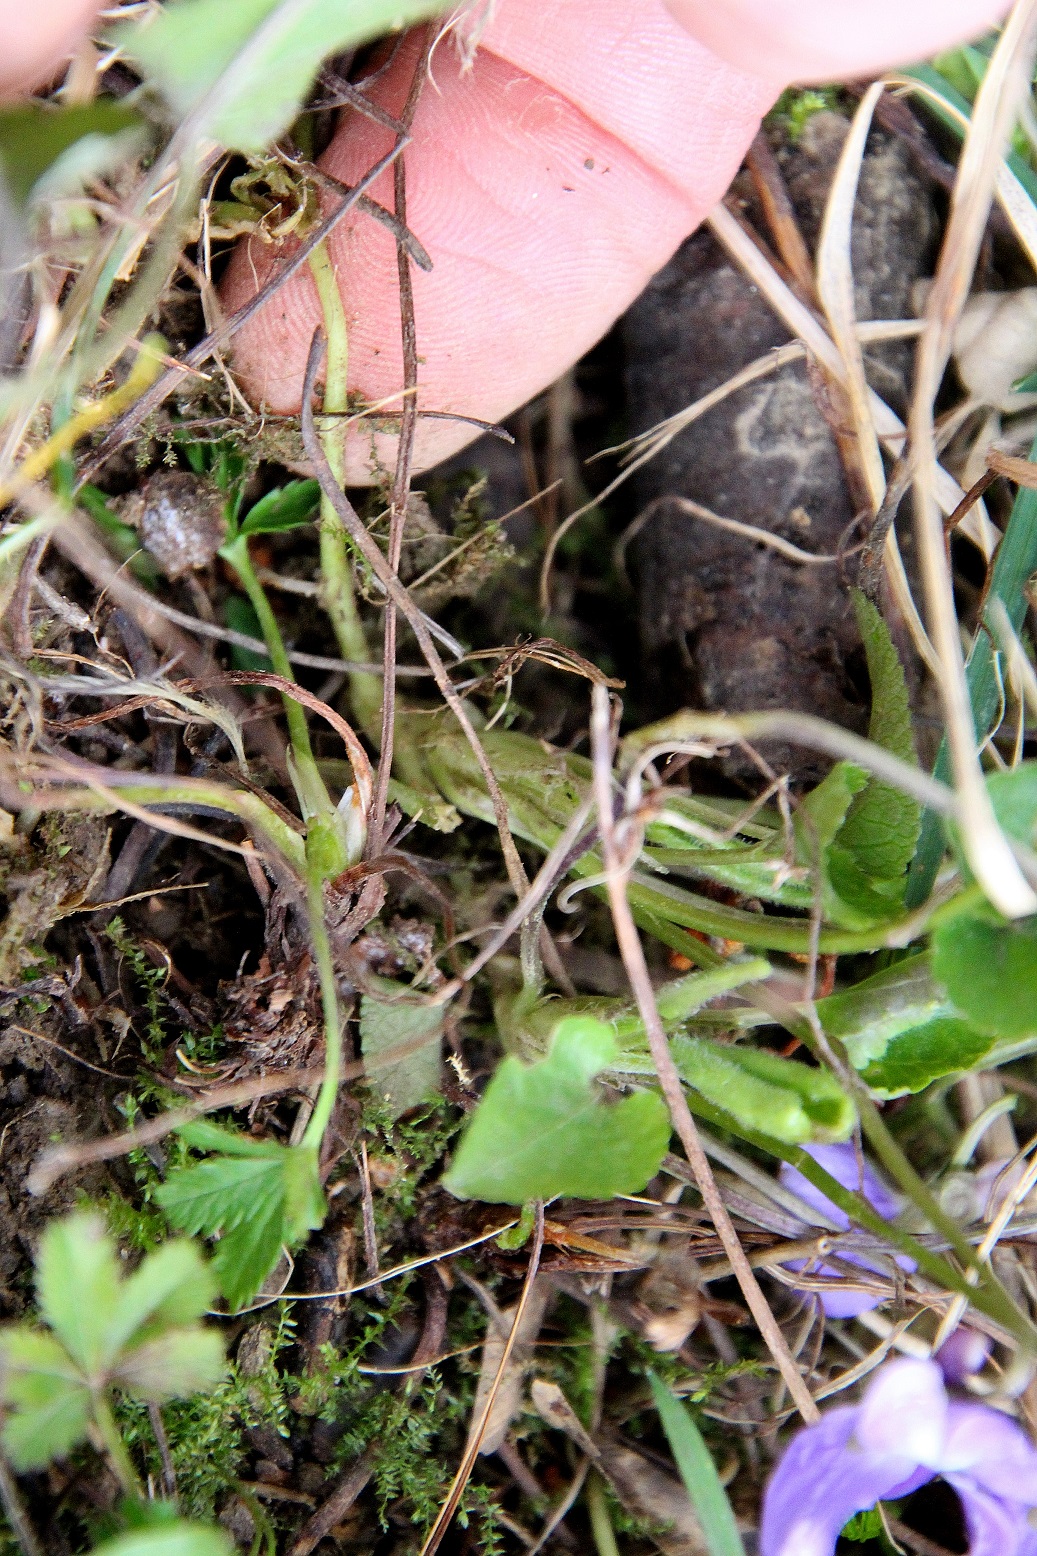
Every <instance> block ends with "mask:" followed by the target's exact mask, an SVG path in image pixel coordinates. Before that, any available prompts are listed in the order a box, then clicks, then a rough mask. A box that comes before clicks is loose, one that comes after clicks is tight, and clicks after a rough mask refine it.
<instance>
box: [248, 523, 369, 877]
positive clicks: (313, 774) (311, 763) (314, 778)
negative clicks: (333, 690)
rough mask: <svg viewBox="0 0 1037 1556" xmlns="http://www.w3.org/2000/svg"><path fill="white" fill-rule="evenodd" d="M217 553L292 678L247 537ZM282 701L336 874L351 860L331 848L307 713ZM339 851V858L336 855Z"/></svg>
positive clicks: (300, 775) (332, 817)
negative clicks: (238, 581) (230, 569)
mask: <svg viewBox="0 0 1037 1556" xmlns="http://www.w3.org/2000/svg"><path fill="white" fill-rule="evenodd" d="M220 555H221V556H222V557H223V558H224V559H225V561H227V562H229V563H230V565H231V566H232V567H233V568H234V571H235V572H236V573H237V575H238V577H239V578H240V579H241V582H242V584H243V585H244V587H245V593H246V594H247V595H248V597H249V600H250V602H251V604H252V608H253V610H254V611H255V613H256V615H257V617H258V618H259V625H260V627H261V628H262V632H263V641H264V642H265V644H266V646H267V652H268V653H269V655H270V662H271V664H272V665H273V667H274V669H275V671H276V672H277V674H278V675H281V676H283V677H284V679H285V680H286V681H294V680H295V676H294V675H293V673H292V666H291V662H290V660H289V658H288V653H287V651H286V649H285V646H284V639H283V638H282V637H281V629H280V627H279V626H278V625H277V617H276V616H275V615H274V613H273V611H272V610H271V608H270V601H269V600H268V599H267V597H266V593H265V591H264V589H263V586H262V584H261V583H260V582H259V579H258V578H257V577H256V574H255V569H254V568H253V566H252V559H251V557H250V556H249V554H248V538H247V536H245V535H238V536H237V538H236V539H235V540H232V541H231V542H230V544H229V545H226V546H222V547H221V548H220ZM281 701H282V703H283V704H284V711H285V718H286V719H287V721H288V735H289V738H290V740H291V743H292V757H293V760H294V763H295V772H294V774H293V779H294V781H295V787H296V791H297V793H298V796H299V803H300V804H301V806H302V809H303V815H304V817H305V818H306V820H307V821H310V820H312V819H313V818H320V820H321V821H322V822H323V823H324V824H325V826H324V831H325V834H326V838H327V843H328V846H329V847H330V853H329V854H328V856H327V859H326V863H327V871H326V873H327V874H328V875H337V874H338V873H339V872H340V871H341V870H344V869H345V868H346V865H347V864H348V863H349V862H350V861H349V859H348V858H347V857H346V852H347V851H346V847H345V843H344V842H343V843H342V847H341V849H338V850H336V849H335V847H334V837H335V834H336V831H337V830H340V829H337V828H336V822H337V819H338V818H337V816H336V813H335V807H334V805H333V804H332V802H331V796H330V795H329V794H328V791H327V789H326V787H325V784H324V780H323V778H322V777H321V775H320V771H319V769H318V767H317V763H316V760H315V759H314V755H313V747H312V746H311V745H310V731H309V728H308V726H307V723H306V714H305V713H304V712H303V710H302V707H301V706H300V704H299V703H297V702H296V701H295V699H294V698H293V697H290V696H288V695H287V694H285V693H283V694H282V696H281ZM339 853H341V860H340V859H339V858H338V854H339Z"/></svg>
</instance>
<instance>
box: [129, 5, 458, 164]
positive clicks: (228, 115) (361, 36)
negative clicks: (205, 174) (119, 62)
mask: <svg viewBox="0 0 1037 1556" xmlns="http://www.w3.org/2000/svg"><path fill="white" fill-rule="evenodd" d="M441 9H442V4H441V0H439V3H437V0H350V3H349V4H348V5H328V4H327V0H294V3H292V0H287V3H286V0H281V3H280V4H278V0H234V4H232V5H228V4H227V0H170V3H167V4H166V5H164V6H163V7H162V8H161V9H160V10H154V11H150V12H148V13H146V14H145V16H144V18H143V20H142V21H140V22H137V23H136V24H131V25H128V26H122V27H116V28H115V29H114V30H113V34H112V36H113V38H114V40H115V41H116V42H117V43H118V44H119V45H120V46H121V47H122V49H123V50H124V51H125V53H126V54H128V55H129V56H130V58H132V59H135V60H136V61H137V62H138V63H139V64H140V65H142V66H143V68H144V70H145V72H146V73H147V75H148V76H149V78H150V79H151V80H152V81H153V82H154V83H155V84H156V85H157V86H158V87H159V88H160V89H161V90H162V92H163V93H164V94H165V97H166V99H167V100H168V102H169V103H170V105H171V107H172V108H173V109H174V110H175V112H176V113H177V114H178V115H180V116H181V117H183V116H186V115H187V114H188V113H190V112H191V111H192V110H194V109H200V110H201V112H200V119H199V123H198V126H197V138H198V139H199V140H201V139H205V138H212V139H213V140H217V141H220V142H221V143H222V144H223V145H224V146H227V147H228V148H230V149H233V150H236V151H246V152H248V151H261V150H262V149H263V148H264V147H265V146H267V145H269V143H270V142H271V141H272V140H274V139H275V138H276V137H277V136H278V135H279V134H280V133H281V131H282V130H285V129H287V127H288V125H289V124H290V123H291V121H292V119H293V118H294V117H295V113H296V110H297V108H298V106H299V103H300V102H301V101H302V99H303V97H304V95H305V93H306V91H307V88H308V87H309V85H310V82H311V81H312V80H313V77H314V76H315V74H316V72H317V68H318V66H319V65H320V62H321V60H323V59H325V58H327V57H328V56H329V55H331V54H338V53H341V52H342V51H343V50H344V49H348V48H356V47H357V46H358V45H359V44H362V43H367V42H369V41H370V40H371V39H372V38H377V37H378V36H379V35H380V34H382V33H385V32H389V31H391V30H392V29H394V28H398V27H402V26H405V25H407V24H409V23H410V22H414V21H417V20H419V19H420V18H422V17H425V16H431V15H433V14H434V13H435V12H436V11H438V10H441ZM260 29H262V35H261V36H260ZM221 77H224V80H223V81H221V80H220V78H221ZM217 83H219V86H218V87H217ZM214 88H216V90H215V91H214V90H213V89H214ZM209 93H211V94H212V95H211V96H210V97H209V99H208V101H205V99H206V96H207V94H209ZM203 105H204V106H203Z"/></svg>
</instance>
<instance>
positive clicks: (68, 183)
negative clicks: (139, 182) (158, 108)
mask: <svg viewBox="0 0 1037 1556" xmlns="http://www.w3.org/2000/svg"><path fill="white" fill-rule="evenodd" d="M145 130H146V126H145V124H144V121H143V119H141V117H140V115H139V114H138V113H135V112H134V110H133V109H132V108H127V107H125V106H124V105H123V104H122V103H116V102H113V101H112V100H111V99H110V98H104V97H102V98H98V100H97V101H96V102H93V103H89V104H83V105H77V106H74V107H69V108H55V107H53V106H52V105H51V104H49V103H43V102H38V101H33V102H31V103H23V104H21V105H19V106H18V107H16V108H5V109H4V110H3V112H0V162H2V164H3V171H4V177H5V179H6V182H7V186H8V188H9V189H10V190H11V193H12V194H13V195H14V197H15V199H16V200H18V201H19V202H21V203H23V204H24V203H26V202H28V201H30V200H40V199H44V198H46V199H54V198H56V197H58V196H61V195H68V194H72V193H75V192H76V191H77V190H78V189H80V188H81V187H82V185H83V183H84V182H85V181H86V180H87V179H90V178H95V177H97V176H98V175H100V174H101V173H104V172H107V171H108V170H109V169H110V168H112V167H114V166H116V165H117V164H118V163H119V162H120V161H121V160H122V159H123V158H124V157H128V156H129V155H131V153H132V152H133V150H134V149H135V148H136V146H137V145H139V143H140V141H141V139H142V138H143V135H144V133H145Z"/></svg>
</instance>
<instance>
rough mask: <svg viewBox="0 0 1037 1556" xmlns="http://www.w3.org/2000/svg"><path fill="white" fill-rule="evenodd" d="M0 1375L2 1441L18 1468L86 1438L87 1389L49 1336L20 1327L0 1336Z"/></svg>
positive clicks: (30, 1466) (53, 1455) (28, 1466)
mask: <svg viewBox="0 0 1037 1556" xmlns="http://www.w3.org/2000/svg"><path fill="white" fill-rule="evenodd" d="M0 1375H2V1386H3V1398H4V1401H5V1403H6V1404H7V1406H8V1408H9V1411H10V1414H9V1415H8V1417H7V1420H6V1421H5V1422H4V1428H3V1438H2V1440H3V1445H4V1449H5V1451H6V1452H7V1454H8V1455H9V1456H10V1459H11V1462H12V1464H13V1465H14V1466H15V1468H16V1469H18V1470H27V1469H35V1468H37V1467H39V1466H40V1465H43V1464H46V1463H47V1461H48V1460H49V1459H53V1458H56V1457H57V1456H59V1455H61V1454H65V1453H67V1452H68V1451H69V1449H70V1448H74V1447H75V1445H76V1443H78V1442H80V1441H81V1440H82V1439H83V1438H84V1437H85V1436H86V1429H87V1425H88V1423H89V1420H90V1409H91V1398H90V1390H89V1389H88V1388H87V1386H86V1384H85V1383H84V1382H83V1379H82V1376H81V1374H80V1373H79V1370H78V1368H77V1367H76V1366H75V1363H74V1362H73V1361H72V1359H71V1358H70V1356H69V1355H68V1352H67V1351H66V1350H65V1348H64V1346H63V1345H61V1343H60V1342H59V1341H58V1340H55V1339H54V1338H53V1337H52V1336H51V1335H47V1334H40V1333H39V1332H38V1331H36V1330H33V1329H29V1328H28V1327H25V1326H21V1325H19V1326H17V1327H12V1328H10V1329H8V1330H6V1331H5V1332H4V1333H3V1334H0Z"/></svg>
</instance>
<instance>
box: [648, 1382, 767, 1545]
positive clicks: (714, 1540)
mask: <svg viewBox="0 0 1037 1556" xmlns="http://www.w3.org/2000/svg"><path fill="white" fill-rule="evenodd" d="M648 1381H649V1383H650V1384H651V1388H652V1398H653V1399H654V1400H655V1408H656V1410H658V1412H659V1419H660V1421H661V1422H662V1424H663V1431H664V1432H665V1433H666V1440H667V1442H668V1443H669V1445H670V1451H671V1453H672V1454H673V1457H674V1461H675V1463H676V1465H677V1468H678V1470H680V1475H681V1480H683V1482H684V1486H685V1489H686V1491H687V1493H688V1496H689V1497H690V1498H691V1505H692V1507H693V1508H694V1509H695V1511H696V1513H697V1514H698V1517H699V1522H700V1523H701V1525H702V1533H703V1535H704V1536H705V1540H706V1549H707V1550H708V1552H709V1556H745V1546H744V1545H743V1544H742V1537H741V1535H740V1534H739V1533H738V1525H737V1524H736V1523H735V1515H734V1513H733V1512H732V1511H731V1504H730V1502H729V1501H728V1500H727V1492H726V1491H725V1490H724V1487H723V1485H722V1483H721V1480H720V1476H719V1475H718V1474H717V1471H716V1465H715V1464H714V1463H713V1460H712V1458H711V1456H710V1452H709V1449H708V1448H707V1447H706V1444H705V1443H704V1442H703V1440H702V1433H701V1432H700V1431H699V1429H698V1427H697V1426H696V1424H695V1422H694V1420H693V1418H692V1416H691V1412H690V1411H689V1410H688V1408H687V1406H686V1405H684V1404H682V1403H681V1401H680V1400H679V1399H677V1398H676V1396H675V1395H674V1394H672V1393H671V1392H670V1390H669V1389H668V1388H667V1387H666V1385H665V1383H663V1382H662V1381H661V1379H659V1378H657V1377H656V1376H655V1374H654V1373H653V1372H650V1373H649V1374H648Z"/></svg>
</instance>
